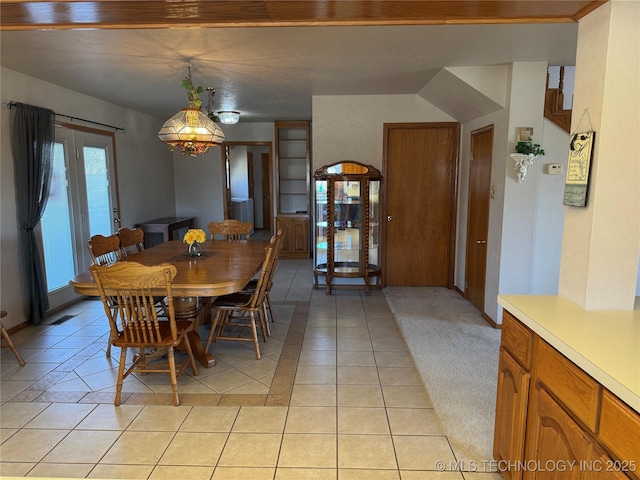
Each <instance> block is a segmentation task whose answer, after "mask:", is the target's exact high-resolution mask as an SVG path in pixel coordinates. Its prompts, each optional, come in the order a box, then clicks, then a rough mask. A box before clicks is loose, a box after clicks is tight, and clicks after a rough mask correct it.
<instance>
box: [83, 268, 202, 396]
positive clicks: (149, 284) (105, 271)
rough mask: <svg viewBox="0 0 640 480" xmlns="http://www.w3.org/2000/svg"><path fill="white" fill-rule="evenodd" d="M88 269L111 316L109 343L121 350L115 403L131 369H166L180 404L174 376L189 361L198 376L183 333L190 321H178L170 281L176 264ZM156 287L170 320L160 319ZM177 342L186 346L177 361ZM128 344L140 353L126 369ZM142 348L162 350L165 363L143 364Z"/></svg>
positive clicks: (107, 313)
mask: <svg viewBox="0 0 640 480" xmlns="http://www.w3.org/2000/svg"><path fill="white" fill-rule="evenodd" d="M89 272H90V273H91V275H92V276H93V278H94V280H95V282H96V285H97V286H98V291H99V292H100V299H101V300H102V303H103V305H104V311H105V313H106V315H107V318H108V319H109V327H110V329H111V339H112V343H113V345H114V346H115V347H120V349H121V350H120V365H119V367H118V379H117V383H116V398H115V401H114V405H116V406H118V405H120V396H121V393H122V383H123V381H124V379H125V378H126V377H127V376H128V375H129V374H131V373H134V372H139V373H142V374H147V373H159V372H168V373H169V375H170V377H171V389H172V391H173V404H174V405H176V406H177V405H180V399H179V398H178V383H177V381H178V380H177V379H178V377H179V376H180V375H181V374H182V372H183V371H184V369H185V368H186V367H187V365H189V364H191V369H192V370H193V374H194V375H197V374H198V367H196V362H195V359H194V357H193V352H192V350H191V345H190V343H189V340H188V338H187V332H188V331H189V330H191V329H193V321H192V320H176V315H175V309H174V304H173V293H172V284H171V282H172V280H173V278H174V277H175V276H176V273H177V269H176V267H175V265H172V264H170V263H163V264H160V265H154V266H151V267H149V266H146V265H141V264H139V263H136V262H116V263H113V264H111V265H108V266H99V265H92V266H91V267H89ZM154 289H155V290H156V291H158V290H161V291H162V292H163V294H164V296H165V298H166V299H167V304H168V310H169V317H168V321H160V320H159V319H158V314H157V311H156V309H155V308H154V303H155V301H154V295H153V293H152V292H153V291H154ZM116 312H117V314H116ZM179 345H183V346H184V348H185V350H186V353H187V357H186V359H185V360H184V362H182V363H180V364H178V365H176V360H175V355H174V350H175V348H176V347H177V346H179ZM128 348H138V349H139V350H140V354H139V355H136V356H135V357H134V360H133V362H132V364H131V365H130V366H129V367H128V368H127V370H126V371H125V362H126V356H127V349H128ZM146 348H152V349H166V359H167V364H165V363H164V362H162V361H161V362H162V363H155V362H154V363H151V362H150V363H147V357H148V356H147V355H146V354H145V349H146Z"/></svg>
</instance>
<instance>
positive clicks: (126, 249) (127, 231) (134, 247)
mask: <svg viewBox="0 0 640 480" xmlns="http://www.w3.org/2000/svg"><path fill="white" fill-rule="evenodd" d="M116 235H118V238H119V239H120V255H121V257H122V258H124V257H126V256H128V255H133V254H134V253H138V252H141V251H142V250H144V230H142V229H141V228H138V227H136V228H133V229H131V228H126V227H122V228H120V229H119V230H118V232H117V233H116Z"/></svg>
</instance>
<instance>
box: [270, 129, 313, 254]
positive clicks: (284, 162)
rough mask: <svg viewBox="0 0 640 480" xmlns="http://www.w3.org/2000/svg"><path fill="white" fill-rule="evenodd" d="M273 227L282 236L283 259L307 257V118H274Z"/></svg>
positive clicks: (308, 248) (308, 197)
mask: <svg viewBox="0 0 640 480" xmlns="http://www.w3.org/2000/svg"><path fill="white" fill-rule="evenodd" d="M275 135H276V148H275V154H276V171H277V174H278V175H277V181H276V188H277V195H276V198H277V212H278V213H277V215H276V229H278V228H282V229H283V230H284V231H285V236H284V239H283V242H282V250H281V251H280V255H281V256H282V257H285V258H309V254H310V244H311V239H310V237H309V230H310V228H309V223H310V218H309V211H310V205H311V203H310V189H309V186H310V168H311V167H310V159H309V152H310V128H309V122H308V121H284V120H281V121H277V122H275Z"/></svg>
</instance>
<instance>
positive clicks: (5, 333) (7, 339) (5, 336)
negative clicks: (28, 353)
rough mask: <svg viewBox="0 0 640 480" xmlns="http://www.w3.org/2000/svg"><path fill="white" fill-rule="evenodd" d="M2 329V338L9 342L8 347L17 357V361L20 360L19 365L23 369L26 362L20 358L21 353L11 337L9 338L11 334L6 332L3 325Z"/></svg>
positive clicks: (0, 325)
mask: <svg viewBox="0 0 640 480" xmlns="http://www.w3.org/2000/svg"><path fill="white" fill-rule="evenodd" d="M0 328H1V329H2V338H3V339H4V341H5V342H7V347H9V348H10V349H11V351H12V352H13V354H14V355H15V356H16V360H18V365H20V366H21V367H22V366H24V360H23V359H22V357H21V356H20V352H18V349H17V348H16V346H15V345H14V344H13V342H12V341H11V337H9V332H7V331H6V330H5V328H4V326H2V324H0Z"/></svg>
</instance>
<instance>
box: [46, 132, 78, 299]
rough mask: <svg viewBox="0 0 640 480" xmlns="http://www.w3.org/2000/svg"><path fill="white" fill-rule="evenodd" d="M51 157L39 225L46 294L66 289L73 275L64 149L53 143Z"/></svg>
mask: <svg viewBox="0 0 640 480" xmlns="http://www.w3.org/2000/svg"><path fill="white" fill-rule="evenodd" d="M53 154H54V156H53V173H52V175H51V190H50V192H49V199H48V200H47V205H46V207H45V211H44V215H43V216H42V219H41V221H40V226H41V228H42V241H43V247H44V262H45V270H46V277H47V289H48V291H49V292H51V291H53V290H56V289H58V288H61V287H66V286H67V285H68V284H69V279H70V278H73V276H74V275H75V272H74V262H73V247H72V237H71V214H70V211H69V195H68V188H67V185H68V183H67V169H66V165H65V159H64V145H63V144H62V143H56V144H55V145H54V148H53Z"/></svg>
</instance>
